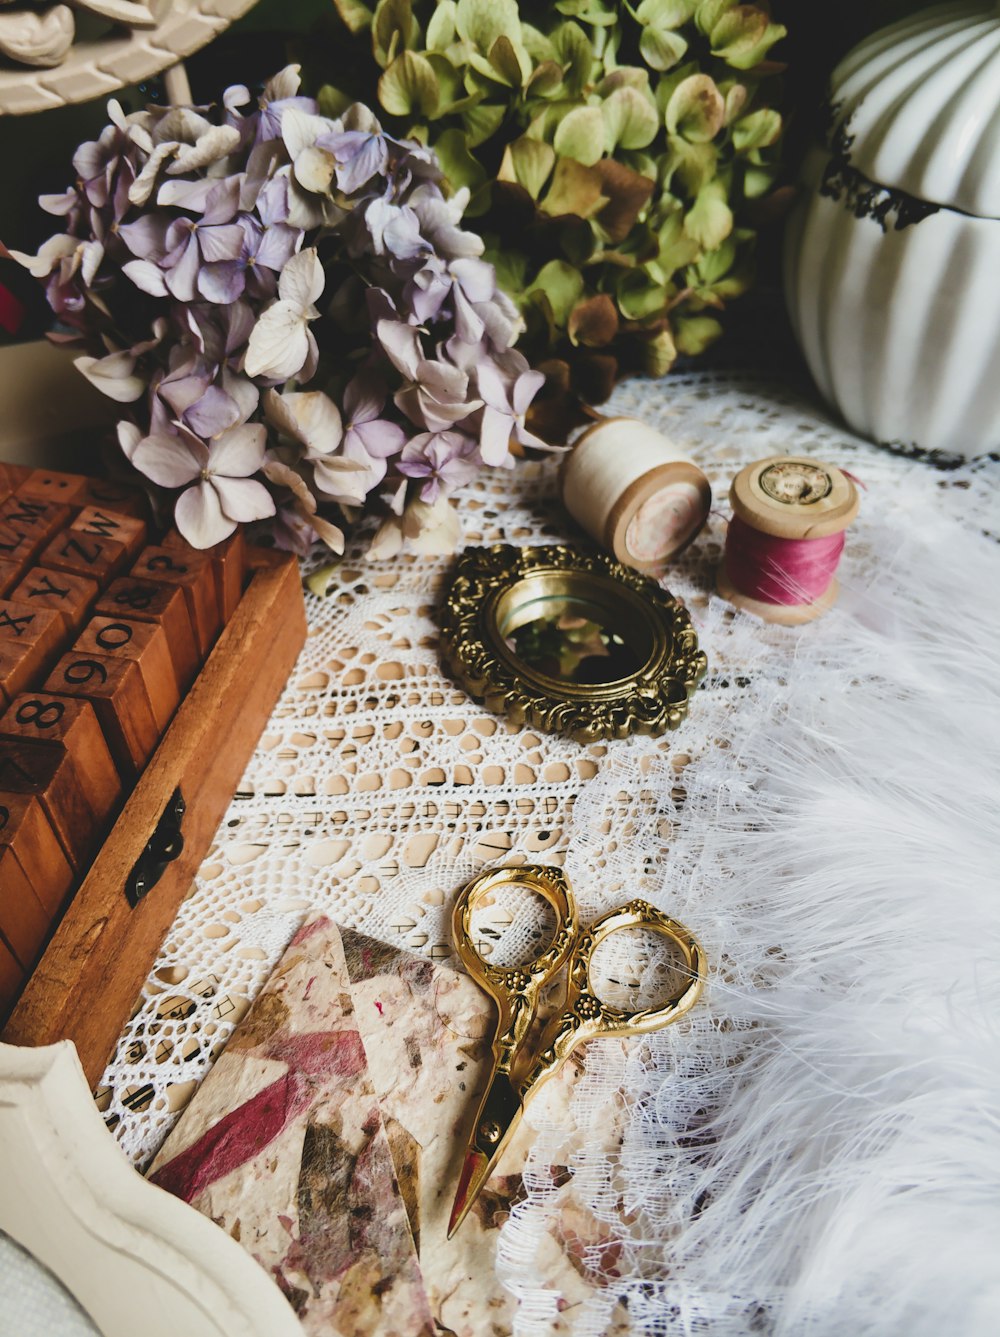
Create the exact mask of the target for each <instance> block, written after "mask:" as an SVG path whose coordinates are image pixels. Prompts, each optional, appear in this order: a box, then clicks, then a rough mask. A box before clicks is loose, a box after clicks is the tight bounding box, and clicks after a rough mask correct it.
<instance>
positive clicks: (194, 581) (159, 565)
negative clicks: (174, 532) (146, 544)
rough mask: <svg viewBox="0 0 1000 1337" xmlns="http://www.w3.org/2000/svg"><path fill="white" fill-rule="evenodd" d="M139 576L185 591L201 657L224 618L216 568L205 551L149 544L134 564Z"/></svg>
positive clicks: (211, 642)
mask: <svg viewBox="0 0 1000 1337" xmlns="http://www.w3.org/2000/svg"><path fill="white" fill-rule="evenodd" d="M132 575H133V576H135V577H136V578H137V579H142V580H156V581H159V582H160V583H161V584H164V585H174V586H176V587H177V588H179V589H181V590H183V591H184V598H185V599H186V600H187V606H188V613H189V614H190V617H191V625H192V626H193V627H194V632H195V636H196V637H197V638H198V653H199V655H200V656H201V658H202V659H204V658H205V656H206V655H207V654H208V652H209V650H211V648H212V646H213V645H214V644H215V638H216V637H217V636H218V634H219V628H220V625H221V618H220V616H219V600H218V596H217V594H216V591H215V569H214V567H213V565H212V562H211V559H210V558H208V557H206V556H205V554H204V553H202V552H197V551H196V550H195V549H193V548H192V549H191V552H190V553H187V552H183V553H179V552H177V551H176V550H173V549H171V548H162V547H161V548H147V549H146V550H145V552H143V554H142V556H141V557H140V558H139V560H138V561H137V562H136V564H135V566H133V568H132Z"/></svg>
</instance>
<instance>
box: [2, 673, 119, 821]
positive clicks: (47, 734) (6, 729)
mask: <svg viewBox="0 0 1000 1337" xmlns="http://www.w3.org/2000/svg"><path fill="white" fill-rule="evenodd" d="M0 737H3V738H25V739H28V741H29V742H30V741H32V740H33V741H35V742H38V741H42V742H45V741H48V742H55V743H61V744H62V745H63V747H65V749H66V751H67V752H68V753H69V755H70V757H71V759H72V761H73V765H74V766H75V768H76V773H77V775H78V776H79V779H80V783H81V785H82V786H83V788H84V791H85V793H86V795H87V802H88V804H89V805H90V807H91V808H92V809H93V811H94V817H95V819H96V821H97V824H98V825H99V826H102V827H103V826H105V825H106V824H107V823H108V821H110V819H111V817H112V816H113V814H114V812H115V811H116V809H117V807H118V805H119V803H120V802H121V797H122V784H121V779H120V777H119V775H118V772H117V770H116V769H115V763H114V759H113V758H112V756H111V750H110V748H109V747H108V744H107V740H106V739H105V737H104V732H103V730H102V729H101V726H100V724H99V723H98V719H97V714H96V712H95V710H94V707H93V706H92V705H91V704H90V702H89V701H84V700H81V699H79V698H75V697H71V696H50V695H48V694H47V693H45V692H23V693H22V694H21V695H19V696H15V697H14V699H13V701H11V703H10V705H9V706H8V707H7V709H6V710H5V711H4V713H3V715H0Z"/></svg>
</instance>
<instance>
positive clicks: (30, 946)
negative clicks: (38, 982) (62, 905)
mask: <svg viewBox="0 0 1000 1337" xmlns="http://www.w3.org/2000/svg"><path fill="white" fill-rule="evenodd" d="M50 927H51V923H50V920H49V916H48V915H47V914H46V913H45V911H44V909H43V908H42V904H41V902H40V901H39V899H38V897H37V896H36V895H35V893H34V891H33V889H32V886H31V883H30V882H29V881H28V878H27V874H26V873H25V871H24V869H23V868H22V867H21V863H20V860H19V859H18V857H17V854H16V853H15V852H14V850H13V849H12V848H11V846H9V845H7V846H0V934H2V936H3V938H4V941H5V942H6V943H7V945H8V947H9V948H10V950H11V952H12V953H13V955H14V957H15V958H16V960H17V961H18V962H19V963H20V965H22V966H23V967H24V968H25V970H30V969H31V967H32V965H33V964H34V962H35V959H36V957H37V956H38V954H39V952H40V951H41V947H42V943H43V942H44V941H45V935H46V934H47V933H48V931H49V928H50Z"/></svg>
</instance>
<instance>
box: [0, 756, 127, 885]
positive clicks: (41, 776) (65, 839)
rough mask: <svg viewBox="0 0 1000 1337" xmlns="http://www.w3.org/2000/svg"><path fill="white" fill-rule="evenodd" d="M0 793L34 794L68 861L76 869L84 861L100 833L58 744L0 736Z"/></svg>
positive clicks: (81, 788)
mask: <svg viewBox="0 0 1000 1337" xmlns="http://www.w3.org/2000/svg"><path fill="white" fill-rule="evenodd" d="M0 793H5V794H22V795H29V794H33V795H35V796H36V797H37V798H38V800H39V801H40V803H41V805H42V807H43V809H44V810H45V815H46V817H48V819H49V822H50V823H51V824H52V829H53V830H54V831H55V833H56V835H57V836H58V837H59V841H60V844H61V845H62V847H63V849H64V851H65V853H66V857H67V858H68V859H69V861H70V863H71V864H72V865H73V866H74V867H75V868H77V869H79V868H80V867H82V866H83V865H84V864H85V863H86V862H87V861H88V859H89V856H90V855H91V854H92V853H93V851H94V849H95V847H96V845H97V844H98V842H99V840H100V836H101V834H102V833H101V831H100V829H99V827H98V823H97V819H96V817H95V814H94V810H93V808H92V807H91V806H90V803H89V801H88V799H87V796H86V794H85V793H84V789H83V785H82V784H81V783H80V776H79V774H78V773H77V770H76V767H75V766H74V765H73V760H72V758H71V757H70V755H69V753H68V752H67V751H66V749H65V747H64V746H63V745H62V744H61V743H56V742H37V743H36V742H29V741H28V740H26V739H23V738H0Z"/></svg>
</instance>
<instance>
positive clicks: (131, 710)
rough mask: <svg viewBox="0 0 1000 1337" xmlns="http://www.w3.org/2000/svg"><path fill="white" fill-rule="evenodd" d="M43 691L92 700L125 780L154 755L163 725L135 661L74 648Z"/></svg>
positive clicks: (54, 670) (59, 665)
mask: <svg viewBox="0 0 1000 1337" xmlns="http://www.w3.org/2000/svg"><path fill="white" fill-rule="evenodd" d="M44 690H45V691H46V692H48V693H51V694H52V695H53V696H74V697H80V698H82V699H83V700H84V701H89V702H90V704H91V705H92V706H93V707H94V711H95V713H96V715H97V718H98V720H99V722H100V725H101V730H102V732H103V733H104V737H105V738H106V739H107V740H108V747H109V748H110V749H111V755H112V756H113V757H114V759H115V765H116V766H117V768H118V771H119V773H120V775H121V776H122V778H123V779H124V780H125V781H126V783H128V782H130V781H131V780H132V779H133V778H134V776H135V774H136V772H137V771H140V770H141V769H142V768H143V766H145V764H146V762H147V761H148V760H149V758H150V757H151V756H152V755H153V752H154V751H155V749H156V744H157V741H158V739H159V730H158V729H157V727H156V720H155V719H154V718H153V711H152V709H151V707H150V704H149V697H148V696H147V695H146V688H145V686H144V685H143V681H142V674H141V673H140V672H139V669H138V667H137V666H136V664H135V662H134V660H131V659H115V658H114V657H113V656H111V655H96V654H79V653H77V652H76V651H71V652H70V653H69V654H68V655H63V657H62V659H60V660H59V662H58V664H56V666H55V668H54V669H53V670H52V672H51V673H50V674H49V676H48V678H47V679H46V682H45V687H44Z"/></svg>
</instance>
